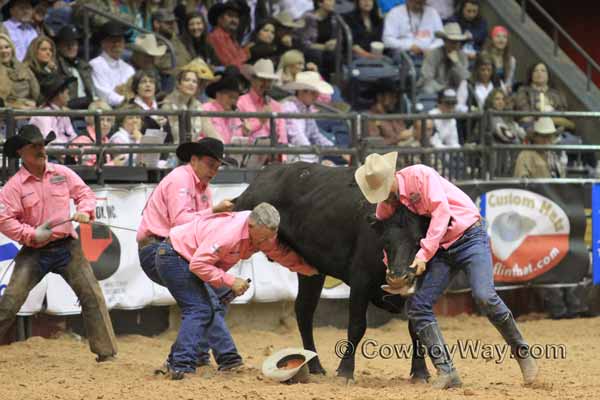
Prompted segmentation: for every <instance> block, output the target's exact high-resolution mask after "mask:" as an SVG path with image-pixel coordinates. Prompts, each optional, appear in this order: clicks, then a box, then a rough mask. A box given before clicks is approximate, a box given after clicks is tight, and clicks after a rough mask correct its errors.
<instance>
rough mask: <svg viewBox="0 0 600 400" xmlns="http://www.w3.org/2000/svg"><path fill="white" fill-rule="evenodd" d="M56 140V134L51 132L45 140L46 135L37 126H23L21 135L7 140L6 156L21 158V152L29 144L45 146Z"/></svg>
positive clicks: (5, 146) (20, 131) (20, 130)
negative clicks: (19, 152) (18, 152)
mask: <svg viewBox="0 0 600 400" xmlns="http://www.w3.org/2000/svg"><path fill="white" fill-rule="evenodd" d="M54 139H56V134H55V133H54V132H53V131H51V132H50V133H48V135H47V136H46V138H45V139H44V135H42V132H41V131H40V128H38V127H37V126H35V125H23V126H22V127H21V129H19V133H18V134H16V135H15V136H11V137H9V138H8V139H6V142H5V143H4V156H5V157H9V158H19V154H17V151H19V150H20V149H21V148H22V147H23V146H27V145H28V144H43V145H44V146H45V145H47V144H48V143H50V142H51V141H53V140H54Z"/></svg>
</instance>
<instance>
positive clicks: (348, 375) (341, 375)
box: [337, 369, 354, 382]
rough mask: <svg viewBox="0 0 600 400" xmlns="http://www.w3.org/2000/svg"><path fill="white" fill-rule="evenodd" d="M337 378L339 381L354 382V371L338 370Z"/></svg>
mask: <svg viewBox="0 0 600 400" xmlns="http://www.w3.org/2000/svg"><path fill="white" fill-rule="evenodd" d="M337 377H338V379H339V380H342V379H345V380H346V381H352V382H354V372H353V371H344V370H341V369H338V371H337Z"/></svg>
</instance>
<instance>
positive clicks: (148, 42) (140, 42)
mask: <svg viewBox="0 0 600 400" xmlns="http://www.w3.org/2000/svg"><path fill="white" fill-rule="evenodd" d="M129 47H130V48H131V50H133V51H139V52H140V53H144V54H147V55H149V56H152V57H162V56H164V55H165V53H166V52H167V46H165V45H164V44H163V45H159V44H158V42H157V41H156V36H155V35H154V34H153V33H144V34H142V35H138V37H136V38H135V42H133V43H132V44H131V45H130V46H129Z"/></svg>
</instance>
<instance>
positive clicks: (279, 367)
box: [262, 348, 317, 383]
mask: <svg viewBox="0 0 600 400" xmlns="http://www.w3.org/2000/svg"><path fill="white" fill-rule="evenodd" d="M316 356H317V353H315V352H312V351H310V350H305V349H299V348H286V349H282V350H279V351H278V352H276V353H273V354H271V355H270V356H269V357H268V358H267V359H266V360H265V361H264V362H263V365H262V373H263V375H265V376H266V377H267V378H270V379H273V380H276V381H278V382H286V383H297V382H303V383H305V382H308V376H309V372H308V365H307V363H308V362H309V361H310V360H312V359H313V358H315V357H316Z"/></svg>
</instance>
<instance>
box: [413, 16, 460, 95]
mask: <svg viewBox="0 0 600 400" xmlns="http://www.w3.org/2000/svg"><path fill="white" fill-rule="evenodd" d="M435 36H436V37H438V38H442V39H443V40H444V45H443V46H442V47H438V48H436V49H433V50H431V51H430V52H428V53H427V54H426V55H425V60H424V61H423V67H422V68H421V78H420V79H419V82H418V83H417V86H419V87H420V88H421V90H422V91H423V92H425V93H428V94H435V93H438V92H439V91H440V90H442V89H444V88H447V87H450V88H452V89H454V90H457V89H458V87H459V85H460V83H461V82H462V81H464V80H466V79H468V78H469V76H470V74H471V73H470V72H469V58H468V57H467V55H466V54H465V53H464V52H463V51H462V45H463V44H464V42H465V41H467V40H469V39H470V38H471V34H470V33H469V32H467V33H463V32H462V30H461V29H460V25H459V24H457V23H456V22H451V23H448V24H446V25H444V30H443V31H440V32H436V33H435Z"/></svg>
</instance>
